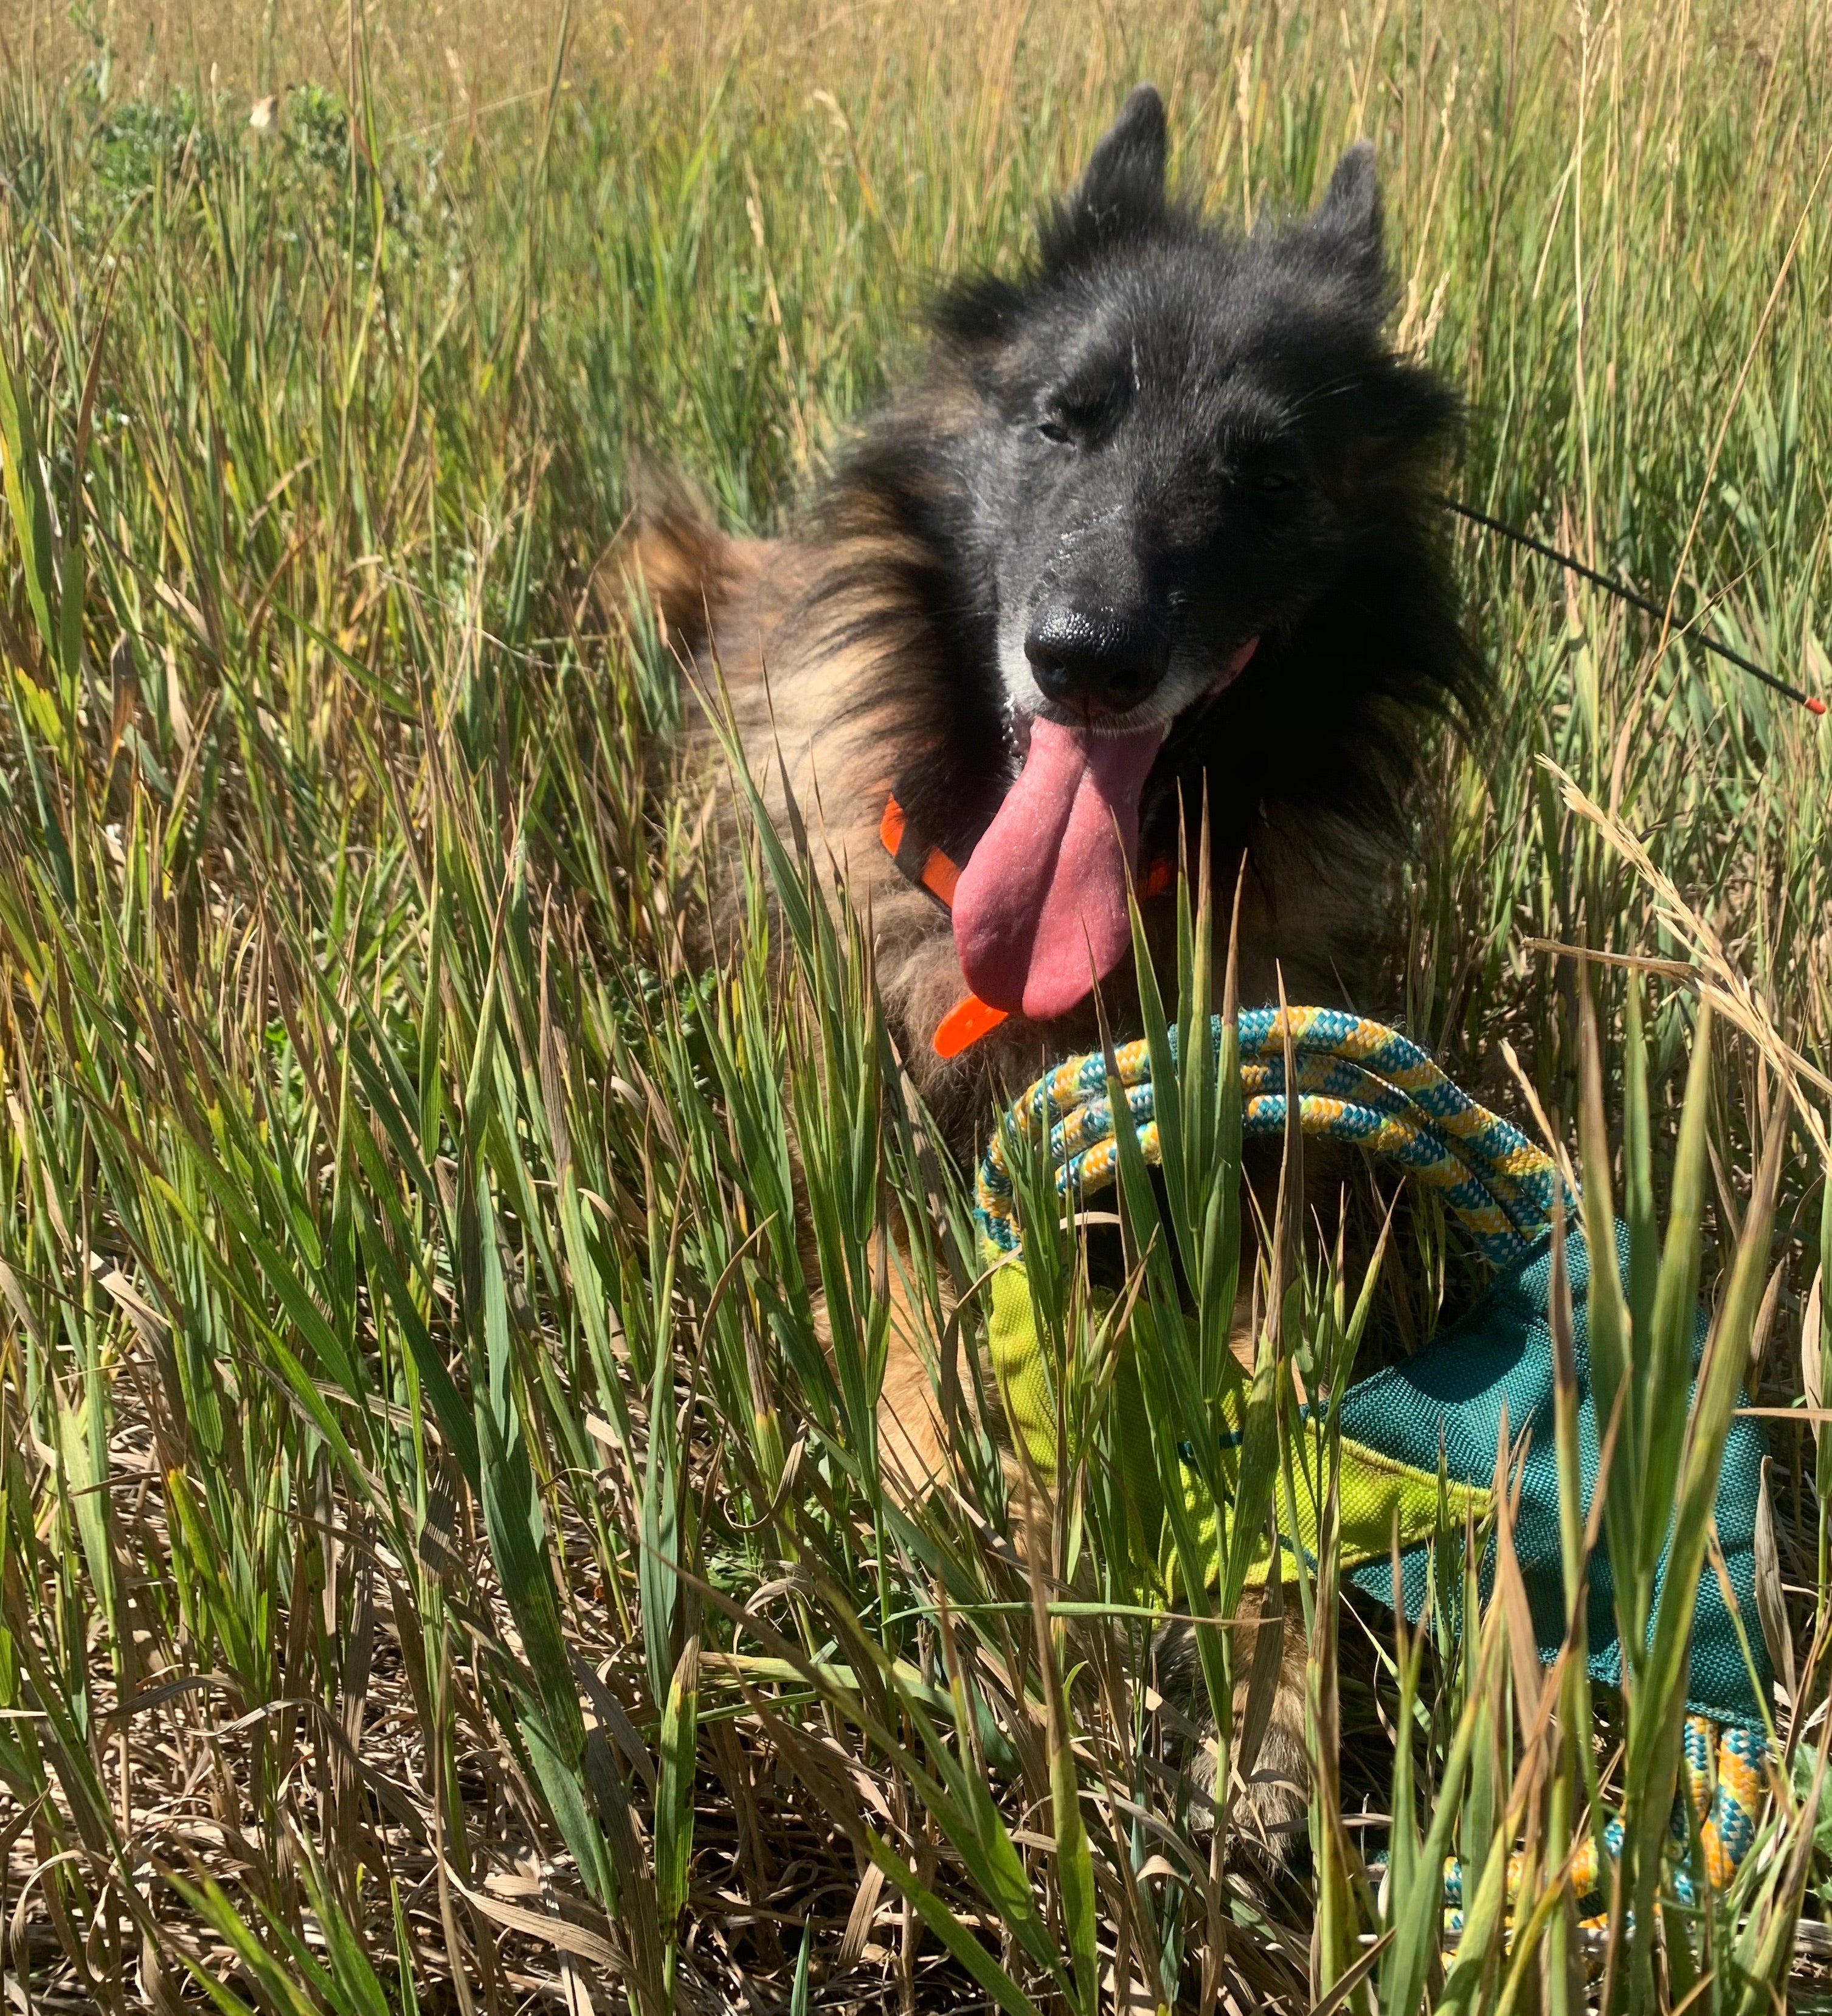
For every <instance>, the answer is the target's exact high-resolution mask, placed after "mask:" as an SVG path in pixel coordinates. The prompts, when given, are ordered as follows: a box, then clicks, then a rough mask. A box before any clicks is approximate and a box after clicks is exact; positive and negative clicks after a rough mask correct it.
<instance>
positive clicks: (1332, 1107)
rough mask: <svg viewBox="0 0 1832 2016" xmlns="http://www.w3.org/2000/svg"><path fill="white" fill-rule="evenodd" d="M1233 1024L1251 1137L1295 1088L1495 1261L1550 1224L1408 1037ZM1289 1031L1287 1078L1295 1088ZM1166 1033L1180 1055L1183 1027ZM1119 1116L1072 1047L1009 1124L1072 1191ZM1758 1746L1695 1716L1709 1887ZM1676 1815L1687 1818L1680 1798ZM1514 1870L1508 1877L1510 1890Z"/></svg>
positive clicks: (1006, 1218)
mask: <svg viewBox="0 0 1832 2016" xmlns="http://www.w3.org/2000/svg"><path fill="white" fill-rule="evenodd" d="M1236 1026H1237V1028H1238V1032H1239V1042H1240V1092H1241V1125H1242V1131H1243V1132H1244V1133H1245V1134H1246V1135H1248V1136H1254V1135H1274V1136H1276V1135H1280V1134H1282V1133H1283V1132H1284V1129H1285V1125H1286V1120H1287V1113H1288V1111H1289V1108H1288V1104H1287V1102H1288V1100H1289V1099H1290V1097H1291V1096H1292V1095H1293V1094H1294V1093H1295V1095H1296V1096H1297V1099H1298V1124H1299V1125H1300V1126H1301V1128H1302V1129H1303V1130H1304V1132H1305V1133H1306V1134H1308V1135H1314V1136H1319V1137H1322V1138H1324V1139H1330V1140H1335V1141H1344V1142H1352V1143H1355V1145H1356V1146H1358V1147H1362V1148H1365V1149H1366V1150H1368V1151H1369V1152H1370V1154H1377V1155H1381V1156H1384V1157H1386V1158H1387V1159H1388V1160H1389V1161H1395V1162H1397V1163H1398V1165H1400V1166H1401V1167H1402V1168H1405V1169H1407V1170H1409V1172H1411V1173H1412V1174H1413V1175H1415V1176H1416V1177H1417V1178H1418V1179H1420V1181H1421V1182H1422V1183H1425V1184H1426V1185H1427V1186H1429V1187H1430V1188H1431V1189H1432V1190H1435V1191H1436V1192H1437V1193H1438V1196H1439V1197H1441V1199H1442V1201H1443V1202H1444V1204H1445V1206H1446V1208H1448V1209H1449V1210H1450V1211H1452V1213H1454V1214H1455V1215H1456V1217H1457V1218H1458V1219H1459V1220H1460V1221H1461V1222H1462V1223H1463V1225H1464V1226H1466V1227H1467V1229H1468V1230H1469V1231H1470V1233H1471V1234H1472V1235H1473V1237H1474V1239H1475V1240H1476V1242H1477V1245H1478V1246H1479V1247H1480V1248H1481V1251H1482V1253H1483V1255H1485V1258H1488V1259H1489V1260H1491V1261H1493V1262H1495V1263H1496V1264H1498V1265H1502V1264H1505V1263H1506V1262H1510V1261H1513V1260H1515V1259H1517V1258H1519V1257H1520V1256H1521V1255H1522V1254H1523V1253H1524V1252H1525V1251H1527V1250H1528V1247H1531V1245H1532V1244H1534V1242H1535V1240H1538V1239H1539V1237H1542V1235H1543V1233H1545V1231H1546V1226H1547V1225H1548V1224H1549V1221H1550V1219H1551V1215H1552V1206H1553V1197H1554V1195H1555V1194H1556V1188H1555V1186H1557V1184H1558V1183H1559V1182H1560V1177H1559V1174H1558V1171H1557V1165H1555V1164H1554V1162H1553V1159H1552V1157H1550V1156H1549V1155H1547V1154H1545V1153H1544V1152H1543V1151H1542V1150H1540V1149H1538V1148H1536V1147H1534V1145H1533V1144H1532V1143H1531V1141H1529V1140H1528V1139H1527V1137H1526V1136H1524V1134H1523V1133H1521V1131H1520V1129H1518V1128H1517V1127H1515V1126H1513V1125H1510V1123H1509V1122H1508V1121H1506V1120H1503V1118H1501V1117H1500V1116H1499V1114H1494V1113H1492V1112H1490V1111H1488V1108H1487V1107H1483V1106H1481V1105H1478V1104H1477V1102H1476V1101H1475V1100H1473V1099H1471V1098H1470V1096H1469V1095H1468V1094H1467V1093H1465V1092H1464V1091H1463V1090H1462V1089H1461V1088H1460V1087H1459V1086H1458V1085H1455V1084H1453V1083H1452V1081H1451V1080H1450V1079H1449V1078H1448V1077H1446V1076H1445V1073H1444V1071H1442V1069H1441V1067H1439V1066H1438V1064H1437V1062H1436V1061H1435V1060H1434V1059H1433V1058H1432V1057H1431V1056H1430V1055H1429V1054H1428V1053H1427V1052H1426V1051H1424V1050H1423V1049H1420V1046H1418V1045H1417V1044H1416V1043H1415V1042H1413V1041H1412V1040H1411V1039H1409V1037H1406V1036H1403V1035H1401V1034H1400V1033H1399V1031H1398V1030H1397V1029H1393V1028H1388V1027H1387V1025H1386V1024H1384V1023H1381V1022H1374V1021H1368V1020H1367V1019H1366V1018H1365V1017H1361V1016H1357V1015H1351V1014H1348V1013H1345V1012H1344V1011H1342V1010H1337V1009H1330V1008H1287V1009H1284V1010H1280V1009H1276V1008H1257V1009H1247V1010H1243V1011H1242V1012H1241V1013H1240V1016H1239V1017H1238V1021H1237V1025H1236ZM1221 1034H1222V1022H1221V1017H1219V1016H1217V1017H1215V1018H1214V1021H1213V1023H1212V1024H1211V1041H1212V1042H1214V1043H1215V1046H1216V1047H1217V1050H1219V1047H1220V1043H1221ZM1287 1037H1289V1040H1290V1052H1291V1059H1292V1071H1293V1078H1294V1083H1292V1084H1290V1085H1288V1084H1287V1082H1286V1064H1285V1055H1286V1048H1287ZM1171 1041H1172V1049H1173V1054H1174V1053H1175V1045H1176V1042H1177V1032H1176V1031H1175V1030H1174V1029H1173V1030H1172V1031H1171ZM1114 1067H1115V1069H1114V1078H1116V1079H1117V1081H1118V1085H1119V1087H1120V1089H1121V1091H1122V1092H1123V1093H1124V1096H1125V1100H1126V1105H1127V1108H1128V1111H1129V1112H1130V1114H1131V1115H1132V1124H1133V1126H1134V1128H1135V1129H1136V1130H1137V1136H1138V1140H1139V1147H1140V1149H1141V1150H1142V1151H1143V1154H1144V1157H1145V1159H1146V1161H1147V1162H1156V1161H1159V1160H1160V1158H1161V1145H1160V1142H1159V1137H1158V1129H1157V1112H1156V1104H1155V1093H1154V1088H1153V1085H1152V1082H1151V1055H1150V1048H1149V1046H1147V1045H1146V1043H1144V1042H1132V1043H1128V1044H1126V1045H1125V1046H1122V1047H1121V1048H1120V1049H1118V1050H1116V1051H1115V1053H1114ZM1113 1122H1114V1111H1113V1105H1112V1100H1111V1093H1110V1086H1109V1080H1108V1074H1107V1058H1106V1056H1105V1054H1104V1053H1102V1052H1100V1051H1098V1050H1096V1051H1091V1052H1089V1053H1087V1054H1085V1055H1084V1056H1081V1057H1071V1058H1070V1059H1069V1060H1068V1061H1067V1063H1065V1064H1060V1065H1058V1066H1057V1067H1056V1069H1055V1070H1054V1071H1050V1072H1049V1073H1048V1074H1047V1075H1045V1076H1044V1077H1042V1078H1038V1080H1037V1082H1035V1084H1034V1085H1031V1088H1030V1089H1029V1090H1028V1092H1026V1093H1024V1096H1023V1097H1022V1098H1020V1099H1019V1100H1016V1101H1014V1102H1013V1104H1012V1106H1011V1107H1010V1111H1009V1112H1008V1114H1007V1115H1006V1126H1007V1128H1008V1129H1010V1132H1011V1134H1012V1135H1013V1136H1016V1137H1017V1139H1020V1141H1024V1142H1027V1143H1035V1142H1036V1141H1038V1140H1039V1139H1044V1138H1046V1139H1047V1141H1048V1144H1049V1160H1050V1164H1051V1166H1052V1168H1053V1173H1054V1183H1055V1186H1056V1194H1057V1195H1058V1196H1060V1197H1070V1196H1073V1197H1076V1198H1078V1199H1079V1198H1083V1197H1089V1196H1092V1195H1094V1194H1096V1193H1098V1192H1099V1191H1100V1190H1103V1189H1104V1188H1106V1187H1107V1186H1108V1185H1110V1183H1112V1182H1113V1181H1114V1176H1115V1174H1116V1160H1115V1148H1114V1127H1113ZM1002 1142H1003V1136H1002V1134H1001V1135H995V1137H994V1139H993V1141H992V1145H991V1146H990V1147H988V1149H987V1150H986V1152H985V1154H984V1157H982V1158H981V1163H980V1169H979V1178H978V1183H977V1186H976V1192H975V1200H974V1218H975V1220H976V1222H977V1226H978V1229H979V1232H980V1235H981V1244H982V1248H983V1251H984V1257H985V1258H986V1259H987V1260H988V1262H995V1261H997V1260H999V1259H1001V1258H1004V1257H1005V1256H1006V1255H1010V1254H1012V1253H1015V1252H1016V1251H1017V1250H1018V1248H1019V1246H1020V1242H1021V1239H1022V1229H1021V1228H1020V1225H1019V1223H1018V1219H1017V1198H1016V1196H1015V1194H1014V1191H1013V1183H1012V1180H1011V1175H1010V1170H1009V1169H1008V1168H1007V1166H1006V1156H1005V1150H1004V1147H1003V1145H1002ZM1764 1754H1765V1743H1764V1741H1763V1737H1762V1732H1761V1731H1760V1730H1752V1729H1744V1728H1737V1727H1724V1726H1720V1725H1719V1724H1718V1723H1714V1722H1712V1721H1711V1720H1710V1719H1708V1718H1707V1717H1705V1716H1704V1715H1693V1716H1690V1717H1689V1718H1688V1719H1687V1722H1686V1736H1685V1755H1686V1794H1687V1797H1688V1799H1689V1801H1690V1804H1691V1806H1692V1809H1693V1814H1694V1816H1695V1818H1696V1819H1697V1822H1698V1825H1699V1838H1700V1841H1701V1846H1702V1848H1703V1850H1704V1877H1705V1880H1706V1881H1707V1882H1708V1884H1709V1885H1711V1887H1712V1888H1714V1889H1719V1890H1721V1889H1722V1888H1725V1887H1726V1885H1728V1884H1729V1882H1730V1881H1731V1879H1732V1878H1733V1877H1734V1876H1735V1874H1736V1873H1737V1869H1738V1868H1739V1867H1740V1865H1741V1863H1742V1862H1743V1859H1744V1856H1746V1855H1747V1853H1748V1852H1749V1849H1750V1845H1751V1842H1752V1841H1754V1840H1755V1832H1756V1825H1757V1820H1758V1814H1759V1813H1760V1809H1761V1804H1762V1794H1763V1789H1764V1787H1763V1768H1762V1767H1763V1761H1764ZM1714 1764H1715V1774H1714V1770H1713V1766H1714ZM1714 1777H1715V1782H1714ZM1675 1823H1676V1825H1680V1826H1682V1827H1683V1823H1682V1822H1680V1821H1679V1817H1678V1810H1677V1809H1675ZM1602 1840H1603V1847H1604V1849H1605V1850H1606V1851H1607V1853H1608V1854H1609V1855H1610V1856H1611V1857H1612V1858H1613V1857H1614V1856H1615V1855H1616V1854H1617V1853H1618V1852H1619V1849H1620V1844H1621V1821H1620V1820H1616V1819H1614V1818H1611V1820H1609V1821H1607V1823H1606V1824H1605V1825H1604V1827H1603V1830H1602ZM1512 1880H1513V1879H1512V1875H1511V1874H1510V1885H1511V1883H1512ZM1600 1880H1601V1869H1600V1863H1599V1859H1598V1854H1597V1849H1596V1839H1595V1838H1592V1839H1591V1840H1589V1841H1586V1842H1585V1844H1584V1845H1583V1847H1582V1849H1580V1850H1579V1852H1578V1856H1577V1859H1576V1860H1575V1863H1574V1864H1573V1867H1572V1870H1571V1888H1572V1892H1573V1894H1574V1895H1577V1896H1578V1897H1583V1896H1586V1895H1593V1894H1594V1893H1595V1892H1596V1891H1597V1889H1598V1888H1600ZM1673 1887H1674V1891H1675V1895H1677V1896H1678V1897H1679V1899H1680V1900H1681V1901H1682V1902H1683V1903H1690V1902H1691V1901H1692V1900H1693V1895H1694V1885H1693V1875H1692V1872H1691V1870H1690V1867H1687V1866H1686V1865H1684V1864H1683V1865H1682V1866H1681V1867H1679V1868H1678V1869H1677V1870H1675V1873H1674V1877H1673ZM1462 1902H1463V1899H1462V1878H1461V1873H1460V1870H1459V1868H1458V1867H1457V1865H1456V1863H1454V1862H1453V1863H1450V1864H1449V1865H1448V1866H1447V1867H1446V1870H1445V1905H1446V1907H1447V1909H1446V1929H1447V1930H1448V1931H1459V1930H1460V1929H1461V1925H1462V1910H1461V1906H1462Z"/></svg>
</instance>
